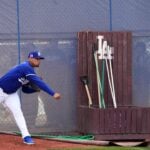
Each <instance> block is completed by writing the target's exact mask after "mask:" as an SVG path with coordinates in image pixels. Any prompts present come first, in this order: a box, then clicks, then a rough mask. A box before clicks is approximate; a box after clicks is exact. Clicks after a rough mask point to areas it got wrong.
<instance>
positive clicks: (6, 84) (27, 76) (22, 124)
mask: <svg viewBox="0 0 150 150" xmlns="http://www.w3.org/2000/svg"><path fill="white" fill-rule="evenodd" d="M41 59H44V57H42V56H41V54H40V52H38V51H33V52H30V53H29V55H28V60H27V61H25V62H23V63H21V64H19V65H17V66H15V67H13V68H12V69H11V70H10V71H8V72H7V73H6V74H5V75H4V76H3V77H1V78H0V103H4V104H5V105H6V106H7V107H8V108H9V110H10V112H11V113H12V114H13V116H14V119H15V121H16V124H17V126H18V128H19V130H20V131H21V134H22V138H23V142H24V143H26V144H34V141H33V139H32V138H31V135H30V133H29V131H28V128H27V125H26V121H25V118H24V115H23V112H22V109H21V104H20V98H19V96H18V94H17V90H18V89H19V88H22V91H23V92H25V93H33V92H37V91H39V89H41V90H43V91H45V92H47V93H48V94H49V95H51V96H53V98H54V99H56V100H57V99H60V97H61V96H60V94H59V93H57V92H54V91H53V90H52V89H51V87H49V86H48V85H47V84H46V83H45V82H44V81H43V80H42V79H41V78H40V77H39V76H37V75H36V73H35V71H34V67H39V65H40V60H41Z"/></svg>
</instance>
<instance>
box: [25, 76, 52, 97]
mask: <svg viewBox="0 0 150 150" xmlns="http://www.w3.org/2000/svg"><path fill="white" fill-rule="evenodd" d="M26 78H27V80H29V81H30V82H31V83H33V84H35V85H37V86H38V87H39V88H40V89H42V90H43V91H45V92H47V93H48V94H50V95H51V96H53V95H54V94H55V92H54V91H53V90H52V88H50V87H49V86H48V85H47V84H46V83H45V82H44V81H43V80H42V79H41V78H40V77H38V76H37V75H36V74H27V75H26Z"/></svg>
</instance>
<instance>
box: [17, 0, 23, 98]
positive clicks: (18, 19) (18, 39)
mask: <svg viewBox="0 0 150 150" xmlns="http://www.w3.org/2000/svg"><path fill="white" fill-rule="evenodd" d="M16 7H17V8H16V15H17V43H18V64H20V11H19V0H16ZM19 97H20V100H22V99H21V90H20V91H19Z"/></svg>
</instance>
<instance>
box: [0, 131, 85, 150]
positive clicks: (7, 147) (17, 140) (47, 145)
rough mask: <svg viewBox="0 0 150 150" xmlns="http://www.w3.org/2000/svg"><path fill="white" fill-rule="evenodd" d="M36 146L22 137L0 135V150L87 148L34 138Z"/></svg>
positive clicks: (80, 145)
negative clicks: (29, 143)
mask: <svg viewBox="0 0 150 150" xmlns="http://www.w3.org/2000/svg"><path fill="white" fill-rule="evenodd" d="M33 139H34V141H35V143H36V144H34V145H26V144H24V143H23V142H22V138H21V137H20V136H15V135H9V134H0V150H51V149H56V148H73V147H87V145H82V144H73V143H66V142H58V141H52V140H46V139H39V138H33Z"/></svg>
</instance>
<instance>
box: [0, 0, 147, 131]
mask: <svg viewBox="0 0 150 150" xmlns="http://www.w3.org/2000/svg"><path fill="white" fill-rule="evenodd" d="M149 8H150V1H149V0H128V1H125V0H82V1H81V0H72V1H71V0H61V1H60V0H43V1H41V0H36V1H35V0H28V1H24V0H12V1H10V0H1V1H0V14H1V15H0V52H1V55H0V68H1V69H0V76H2V75H3V74H4V73H5V72H7V70H8V69H9V68H11V67H12V66H14V65H16V64H18V63H19V62H22V61H24V60H26V58H27V54H28V52H30V51H32V50H33V49H35V48H36V49H39V50H40V51H41V52H42V53H43V55H44V56H45V57H46V59H45V60H44V61H43V62H42V64H41V67H40V68H39V69H38V70H37V73H38V74H40V76H42V78H43V79H44V80H45V81H46V82H47V83H48V84H49V85H50V86H51V87H53V88H54V89H56V90H57V91H59V92H60V93H62V100H61V101H59V102H56V101H53V99H52V97H50V96H48V95H47V94H46V93H44V92H40V93H39V94H32V95H27V94H23V93H21V95H20V96H21V102H22V109H23V112H24V115H25V118H26V121H27V124H28V127H29V130H30V131H31V132H35V133H44V132H74V131H77V121H76V118H77V116H76V115H77V113H76V107H77V102H76V101H77V100H76V98H77V97H76V49H77V40H78V39H77V36H76V33H77V32H79V31H82V30H84V31H85V30H86V31H87V30H91V31H111V30H112V31H126V30H129V31H133V33H134V34H133V105H140V106H141V105H142V106H149V104H150V102H149V97H150V94H149V90H150V88H149V84H148V83H149V78H148V77H149V71H150V69H149V67H148V65H149V60H150V59H149V57H150V55H149V52H150V42H149V41H150V19H149V14H150V10H149ZM142 79H144V80H142ZM8 114H9V111H8V110H6V108H5V107H4V106H3V105H2V104H1V105H0V131H14V130H18V128H17V127H16V124H15V123H14V120H13V117H12V116H11V115H8Z"/></svg>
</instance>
